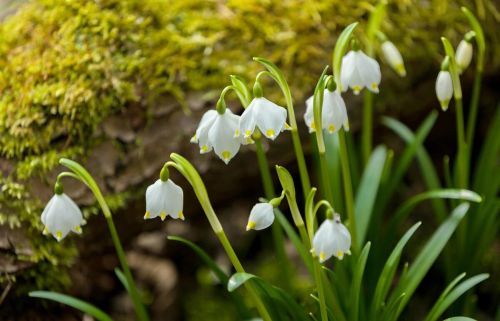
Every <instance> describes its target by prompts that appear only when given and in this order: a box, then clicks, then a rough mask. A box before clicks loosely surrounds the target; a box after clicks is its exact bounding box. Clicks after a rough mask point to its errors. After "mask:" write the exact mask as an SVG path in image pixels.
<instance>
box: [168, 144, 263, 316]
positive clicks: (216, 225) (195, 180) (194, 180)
mask: <svg viewBox="0 0 500 321" xmlns="http://www.w3.org/2000/svg"><path fill="white" fill-rule="evenodd" d="M170 158H171V159H172V160H173V161H169V162H167V163H165V165H166V166H169V167H173V168H175V169H176V170H177V171H178V172H179V173H180V174H181V175H182V176H184V178H186V180H187V181H188V182H189V184H190V185H191V187H192V188H193V190H194V192H195V194H196V197H197V198H198V201H199V202H200V205H201V207H202V208H203V211H204V213H205V216H206V217H207V219H208V222H209V223H210V226H211V227H212V230H213V231H214V233H215V235H216V236H217V238H218V239H219V241H220V242H221V244H222V247H223V248H224V250H225V252H226V254H227V256H228V257H229V260H230V261H231V264H232V265H233V267H234V269H235V270H236V271H237V272H238V273H243V272H245V269H244V268H243V265H242V264H241V262H240V260H239V258H238V256H237V255H236V253H235V251H234V249H233V247H232V245H231V243H230V242H229V240H228V238H227V236H226V233H225V232H224V229H223V228H222V225H221V224H220V221H219V219H218V217H217V215H216V214H215V211H214V209H213V207H212V204H211V203H210V199H209V197H208V193H207V189H206V187H205V184H204V183H203V181H202V179H201V177H200V175H199V174H198V172H197V171H196V169H195V168H194V166H193V165H191V163H190V162H189V161H188V160H187V159H185V158H184V157H182V156H181V155H179V154H175V153H172V154H171V155H170ZM245 287H246V289H247V290H248V293H249V294H250V296H251V298H252V300H253V301H254V303H255V306H256V308H257V310H258V311H259V313H260V315H261V317H262V319H263V320H264V321H272V319H271V316H270V315H269V312H268V311H267V309H266V307H265V305H264V303H263V302H262V300H261V299H260V297H259V296H258V294H257V290H256V289H255V287H254V286H253V284H252V283H250V282H246V283H245Z"/></svg>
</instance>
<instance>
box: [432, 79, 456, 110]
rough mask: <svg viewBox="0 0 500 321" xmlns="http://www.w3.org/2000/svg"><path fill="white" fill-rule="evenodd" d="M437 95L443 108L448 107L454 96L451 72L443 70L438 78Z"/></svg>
mask: <svg viewBox="0 0 500 321" xmlns="http://www.w3.org/2000/svg"><path fill="white" fill-rule="evenodd" d="M436 96H437V98H438V100H439V103H440V104H441V108H442V109H443V110H447V109H448V104H449V103H450V99H451V97H452V96H453V82H452V80H451V75H450V72H449V71H447V70H441V71H440V72H439V74H438V76H437V79H436Z"/></svg>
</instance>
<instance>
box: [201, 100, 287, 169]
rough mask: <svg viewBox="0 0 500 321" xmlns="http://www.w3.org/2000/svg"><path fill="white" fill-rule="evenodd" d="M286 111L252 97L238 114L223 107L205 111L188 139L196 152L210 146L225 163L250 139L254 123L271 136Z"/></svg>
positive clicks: (283, 123)
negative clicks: (248, 103) (196, 148)
mask: <svg viewBox="0 0 500 321" xmlns="http://www.w3.org/2000/svg"><path fill="white" fill-rule="evenodd" d="M286 118H287V111H286V109H285V108H283V107H281V106H278V105H276V104H275V103H273V102H271V101H269V100H267V99H266V98H264V97H256V98H254V99H253V100H252V102H251V103H250V105H249V106H248V107H247V108H246V109H245V111H244V112H243V114H242V115H241V117H240V116H238V115H235V114H233V113H232V112H231V110H229V108H224V109H223V111H221V112H218V111H216V110H209V111H207V112H206V113H205V114H204V115H203V117H202V118H201V121H200V124H199V125H198V128H197V129H196V133H195V135H194V136H193V138H191V142H192V143H198V144H199V146H200V153H202V154H204V153H208V152H210V151H211V150H212V148H213V149H214V151H215V154H217V156H219V158H220V159H222V160H223V161H224V162H225V163H226V164H228V163H229V161H230V160H231V159H232V158H233V157H234V156H235V155H236V154H237V153H238V151H239V149H240V145H246V144H251V143H253V140H252V134H253V133H254V131H255V128H256V127H257V128H258V129H259V130H260V132H261V133H262V134H264V136H266V137H267V138H269V139H272V140H274V139H275V138H276V137H277V136H278V135H279V133H281V132H282V131H283V130H285V129H286V128H287V126H288V125H287V124H286Z"/></svg>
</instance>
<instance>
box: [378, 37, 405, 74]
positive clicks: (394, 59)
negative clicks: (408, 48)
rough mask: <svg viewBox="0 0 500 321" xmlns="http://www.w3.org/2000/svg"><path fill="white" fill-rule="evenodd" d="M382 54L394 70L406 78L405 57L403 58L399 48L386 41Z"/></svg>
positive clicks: (383, 44)
mask: <svg viewBox="0 0 500 321" xmlns="http://www.w3.org/2000/svg"><path fill="white" fill-rule="evenodd" d="M382 53H383V54H384V58H385V60H386V61H387V63H388V64H389V66H391V68H392V69H394V70H395V71H396V72H397V73H398V74H399V75H400V76H401V77H404V76H406V69H405V65H404V62H403V57H402V56H401V53H400V52H399V50H398V48H396V46H395V45H394V44H393V43H392V42H391V41H388V40H386V41H384V42H383V43H382Z"/></svg>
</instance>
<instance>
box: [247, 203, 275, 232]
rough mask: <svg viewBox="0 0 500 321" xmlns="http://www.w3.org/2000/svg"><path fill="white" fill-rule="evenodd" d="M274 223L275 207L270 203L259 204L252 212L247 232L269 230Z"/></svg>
mask: <svg viewBox="0 0 500 321" xmlns="http://www.w3.org/2000/svg"><path fill="white" fill-rule="evenodd" d="M273 222H274V211H273V206H272V205H271V204H269V203H257V204H255V205H254V206H253V208H252V211H250V217H249V218H248V224H247V231H249V230H263V229H265V228H268V227H269V226H271V224H273Z"/></svg>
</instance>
